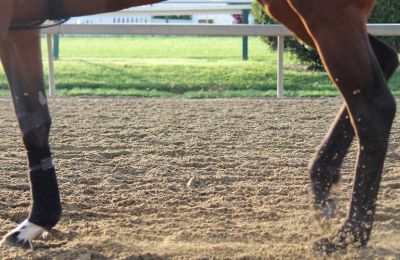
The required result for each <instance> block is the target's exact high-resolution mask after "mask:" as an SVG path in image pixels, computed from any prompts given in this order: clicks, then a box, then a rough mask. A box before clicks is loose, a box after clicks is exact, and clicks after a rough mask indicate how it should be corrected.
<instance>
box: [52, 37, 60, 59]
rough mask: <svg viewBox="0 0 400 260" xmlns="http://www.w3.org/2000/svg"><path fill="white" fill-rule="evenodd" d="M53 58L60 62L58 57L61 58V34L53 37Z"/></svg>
mask: <svg viewBox="0 0 400 260" xmlns="http://www.w3.org/2000/svg"><path fill="white" fill-rule="evenodd" d="M53 43H54V46H53V56H54V59H55V60H58V57H60V35H59V34H54V36H53Z"/></svg>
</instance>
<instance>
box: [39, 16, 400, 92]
mask: <svg viewBox="0 0 400 260" xmlns="http://www.w3.org/2000/svg"><path fill="white" fill-rule="evenodd" d="M368 32H369V33H371V34H373V35H376V36H400V24H369V25H368ZM42 33H43V34H46V35H47V45H48V48H47V50H48V62H49V94H50V96H52V97H53V96H56V82H55V75H54V74H55V70H54V58H53V50H52V37H53V35H55V34H72V35H176V36H181V35H185V36H241V37H243V36H275V37H277V38H278V51H277V53H278V54H277V55H278V62H277V97H278V98H281V97H283V96H284V91H283V90H284V77H283V65H284V39H285V37H287V36H292V35H293V34H292V33H291V32H290V31H289V30H287V29H286V28H285V27H284V26H282V25H243V24H241V25H207V24H201V25H199V24H197V25H193V24H190V25H186V24H134V25H124V24H118V25H93V24H92V25H69V24H65V25H60V26H55V27H51V28H46V29H43V30H42Z"/></svg>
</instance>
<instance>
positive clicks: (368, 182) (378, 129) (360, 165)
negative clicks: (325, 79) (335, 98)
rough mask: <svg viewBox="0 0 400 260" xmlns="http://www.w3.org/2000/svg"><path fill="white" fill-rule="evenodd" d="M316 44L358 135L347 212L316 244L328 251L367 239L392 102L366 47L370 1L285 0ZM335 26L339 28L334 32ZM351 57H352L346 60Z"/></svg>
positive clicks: (371, 222)
mask: <svg viewBox="0 0 400 260" xmlns="http://www.w3.org/2000/svg"><path fill="white" fill-rule="evenodd" d="M289 2H290V4H291V6H292V8H293V9H294V10H295V11H296V12H297V13H298V14H299V16H300V17H301V18H302V21H303V23H304V24H305V26H306V27H307V31H308V32H310V34H311V36H312V37H313V39H314V42H315V43H316V45H317V49H318V52H319V54H320V56H321V58H322V60H323V62H324V64H325V68H326V69H327V72H328V73H329V76H330V78H331V79H332V81H333V82H334V83H335V84H336V85H337V87H338V89H339V91H340V92H341V94H342V95H343V97H344V99H345V102H346V106H347V109H348V111H349V114H350V119H351V123H352V125H353V128H354V129H355V133H356V135H357V137H358V142H359V146H358V158H357V167H356V177H355V181H354V189H353V196H352V201H351V204H350V210H349V213H348V216H347V219H346V221H345V223H344V224H343V225H342V227H341V228H340V229H339V231H338V234H336V235H335V236H333V237H331V238H326V239H322V240H320V241H319V242H318V243H316V245H315V247H316V249H318V250H322V251H324V252H326V253H331V252H333V251H335V250H336V249H339V248H347V247H348V246H349V245H350V244H352V245H355V246H364V245H366V243H367V242H368V240H369V238H370V233H371V229H372V224H373V216H374V213H375V208H376V200H377V195H378V190H379V184H380V181H381V175H382V168H383V164H384V159H385V156H386V151H387V145H388V139H389V134H390V129H391V125H392V122H393V119H394V115H395V111H396V104H395V100H394V98H393V96H392V95H391V93H390V90H389V88H388V86H387V84H386V80H385V77H384V75H383V73H382V71H381V68H380V65H379V62H378V60H377V59H376V56H375V54H374V52H373V50H372V47H371V45H370V42H369V39H368V35H367V32H366V26H365V23H366V20H367V16H368V14H369V12H370V10H371V9H372V6H373V4H374V1H373V0H363V1H361V0H360V1H354V0H343V1H340V2H334V1H329V0H324V1H322V0H314V1H307V2H305V1H300V0H289ZM338 28H341V29H340V30H338ZM348 57H351V58H348Z"/></svg>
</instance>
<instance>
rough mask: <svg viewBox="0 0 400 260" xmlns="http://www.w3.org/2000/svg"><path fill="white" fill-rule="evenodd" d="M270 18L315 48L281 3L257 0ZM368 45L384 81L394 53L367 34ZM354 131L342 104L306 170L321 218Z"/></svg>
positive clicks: (327, 213) (330, 210) (328, 210)
mask: <svg viewBox="0 0 400 260" xmlns="http://www.w3.org/2000/svg"><path fill="white" fill-rule="evenodd" d="M259 2H260V4H261V5H262V6H263V9H264V10H265V12H266V13H268V14H269V15H270V16H272V17H274V18H275V19H276V20H278V21H279V22H281V23H282V24H284V25H285V26H286V27H287V28H288V29H290V30H291V31H293V32H294V33H295V35H296V36H297V37H298V38H299V39H300V40H302V41H303V42H305V43H306V44H308V45H309V46H311V47H314V48H315V44H314V40H313V39H312V38H311V36H310V34H309V33H308V32H307V29H306V28H305V26H304V24H303V23H302V21H301V18H300V17H299V16H298V14H297V13H296V12H295V10H293V9H292V8H291V7H290V5H289V3H288V2H287V1H284V0H259ZM369 40H370V44H371V46H372V49H373V51H374V53H375V55H376V57H377V59H378V61H379V64H380V66H381V69H382V71H383V73H384V75H385V78H386V79H389V78H390V77H391V76H392V75H393V73H394V71H395V70H396V68H397V67H398V56H397V52H396V51H395V50H394V49H392V48H390V47H388V46H387V45H385V44H384V43H382V42H381V41H379V40H378V39H376V38H375V37H374V36H372V35H369ZM354 135H355V134H354V130H353V127H352V125H351V122H350V117H349V113H348V111H347V108H346V106H345V105H343V106H342V107H341V108H340V111H339V112H338V114H337V116H336V119H335V120H334V121H333V123H332V125H331V127H330V130H329V131H328V133H327V135H326V136H325V138H324V140H323V141H322V143H321V145H320V146H319V148H318V149H317V152H316V153H315V155H314V157H313V159H312V160H311V161H310V166H309V169H310V170H309V171H310V178H311V186H312V187H311V188H312V191H313V195H314V207H315V208H316V209H317V210H318V211H320V212H321V213H322V215H323V216H324V217H333V215H334V209H335V204H334V202H333V201H332V200H331V199H329V194H330V190H331V187H332V185H334V184H336V183H337V182H338V181H339V177H340V167H341V165H342V162H343V159H344V157H345V155H346V153H347V150H348V148H349V147H350V145H351V143H352V141H353V139H354Z"/></svg>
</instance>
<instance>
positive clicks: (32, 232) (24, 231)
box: [0, 220, 46, 249]
mask: <svg viewBox="0 0 400 260" xmlns="http://www.w3.org/2000/svg"><path fill="white" fill-rule="evenodd" d="M45 232H46V230H45V229H44V228H42V227H40V226H38V225H35V224H33V223H31V222H29V221H28V220H25V221H24V222H22V223H21V224H19V225H18V226H17V227H16V228H14V229H13V230H11V231H10V232H9V233H8V234H7V235H5V236H4V238H3V240H2V241H1V242H0V246H2V245H6V239H7V237H9V236H11V235H12V234H15V233H19V234H18V235H17V240H18V242H21V243H26V242H28V243H29V245H30V248H31V249H32V243H31V242H32V240H34V239H35V238H38V237H39V236H40V235H42V234H43V233H45Z"/></svg>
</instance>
